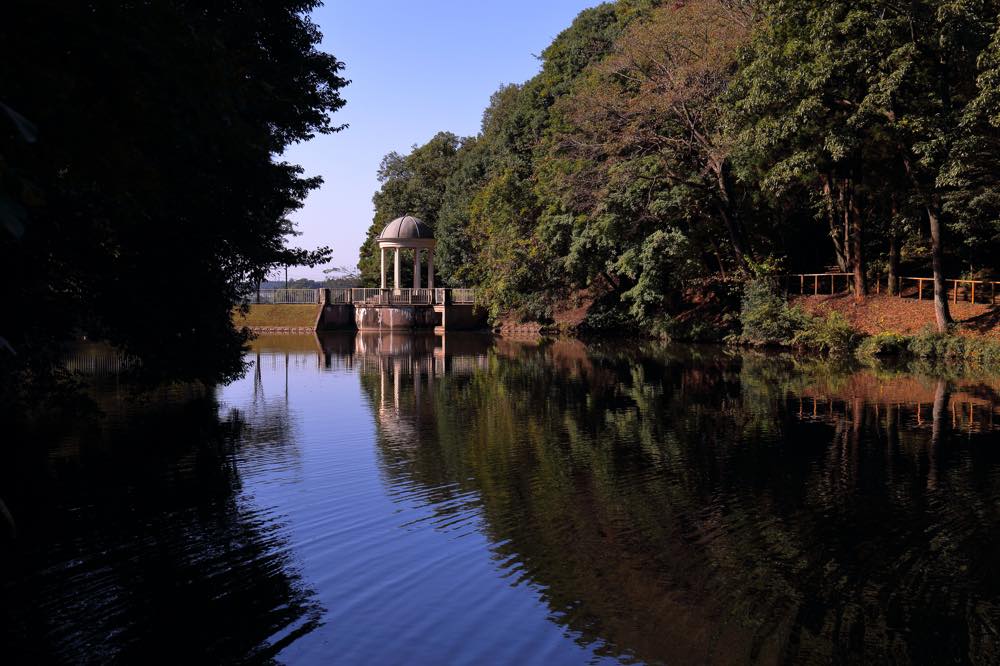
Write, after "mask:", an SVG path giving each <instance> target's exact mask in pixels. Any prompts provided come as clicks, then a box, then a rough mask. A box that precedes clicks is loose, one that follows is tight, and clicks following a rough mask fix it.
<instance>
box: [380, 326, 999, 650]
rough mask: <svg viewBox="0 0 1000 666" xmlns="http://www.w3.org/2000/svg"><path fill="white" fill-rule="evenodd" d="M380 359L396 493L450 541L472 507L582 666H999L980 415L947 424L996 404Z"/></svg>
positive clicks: (632, 368)
mask: <svg viewBox="0 0 1000 666" xmlns="http://www.w3.org/2000/svg"><path fill="white" fill-rule="evenodd" d="M441 355H442V356H444V357H445V358H446V359H448V358H450V363H451V366H450V367H452V368H455V367H457V366H463V365H468V364H465V363H457V361H458V360H459V359H460V358H462V355H460V354H450V353H446V352H442V354H441ZM376 357H377V361H378V362H377V363H372V364H370V365H366V366H365V371H364V373H363V380H362V384H363V386H364V387H365V389H366V390H367V392H368V393H369V395H370V398H371V401H372V404H373V406H381V405H391V409H389V410H387V411H380V409H381V408H378V409H376V411H375V413H376V416H377V421H378V426H379V439H378V442H379V447H380V453H381V456H382V459H383V462H384V464H385V468H386V472H387V475H388V478H389V479H390V482H391V483H392V485H393V488H394V492H396V493H399V494H402V495H404V496H411V497H415V498H417V499H419V500H420V501H422V502H428V503H430V504H432V505H434V506H439V507H441V512H442V513H441V515H440V516H439V518H440V520H439V524H441V525H446V524H447V521H446V520H445V518H446V517H447V515H446V514H447V512H448V511H450V510H452V509H451V507H452V506H453V504H452V502H451V501H450V500H451V499H453V498H455V497H457V496H460V495H464V494H467V493H469V492H470V491H474V492H475V495H476V497H477V498H478V503H479V509H480V511H481V513H482V515H483V517H484V519H485V520H484V523H485V529H486V531H487V533H488V535H489V537H490V538H491V540H492V541H493V543H494V549H495V552H496V555H497V560H498V563H499V564H498V567H500V568H501V569H502V570H505V571H510V572H516V574H513V575H516V576H517V579H518V580H519V581H523V582H530V583H531V584H532V585H533V587H534V588H535V589H538V590H539V594H540V595H541V597H542V598H543V599H544V601H545V602H546V603H547V604H548V606H549V608H550V609H551V612H552V617H553V620H554V621H556V622H558V623H560V624H563V625H564V626H566V627H567V628H569V629H570V630H571V631H572V632H574V633H575V635H576V636H578V640H579V641H580V642H581V643H584V644H587V645H591V646H593V647H594V648H595V649H596V650H597V651H598V653H600V654H607V655H613V656H616V657H619V658H635V659H641V660H647V661H654V662H659V661H666V662H671V661H678V662H682V663H686V662H691V661H713V662H746V661H753V660H759V661H765V662H775V661H824V662H825V661H830V660H866V661H867V660H872V661H883V660H890V659H893V660H900V659H902V660H915V661H929V660H930V661H945V660H947V661H954V660H972V661H984V662H991V661H994V660H995V659H996V658H997V657H998V654H997V647H998V646H997V638H996V635H995V633H994V632H993V631H992V627H994V626H997V623H998V622H1000V609H998V608H997V606H996V602H995V600H996V599H997V598H1000V582H998V581H1000V577H998V575H997V574H1000V567H998V565H996V564H995V562H996V561H997V560H996V558H995V557H994V553H993V552H992V548H993V547H992V544H995V543H1000V541H998V539H997V537H998V536H1000V534H998V530H997V526H998V525H1000V515H998V508H997V506H996V504H995V502H994V501H993V498H995V497H997V496H1000V485H998V479H1000V475H998V474H997V471H998V469H1000V457H998V454H997V453H996V451H995V450H994V449H995V448H996V447H995V446H990V444H995V443H996V440H997V435H996V433H995V431H993V430H991V428H992V418H993V414H994V412H995V411H996V409H997V404H996V403H995V402H992V403H988V404H981V403H976V404H977V405H978V406H979V409H980V412H979V414H978V415H976V414H975V413H974V412H973V407H974V406H975V405H973V404H972V403H969V405H970V408H969V413H970V414H972V418H970V419H969V420H968V424H967V427H965V429H964V431H963V434H964V436H963V437H962V438H958V437H953V436H952V434H953V433H954V432H955V430H954V429H953V427H952V425H951V421H952V420H953V419H954V418H956V417H955V414H957V411H958V410H959V409H964V407H959V405H965V403H964V402H961V401H963V400H966V399H975V400H980V401H981V400H982V398H981V397H977V396H982V395H983V394H984V393H985V394H989V393H990V392H991V391H993V389H992V388H991V387H990V386H986V385H983V384H977V383H975V382H973V383H966V384H965V385H962V386H960V387H959V389H960V390H959V391H952V390H951V388H950V386H951V384H950V383H949V382H948V381H945V380H927V379H924V378H921V377H919V376H915V375H912V374H908V373H898V372H897V373H895V374H893V373H888V371H883V370H877V371H872V370H858V369H855V368H850V367H843V366H840V365H837V364H833V363H829V362H819V361H816V362H802V361H800V360H797V359H795V358H792V357H787V356H774V355H761V354H742V355H740V354H733V353H731V352H726V351H723V350H709V349H704V348H703V349H700V350H699V349H692V348H684V347H671V346H668V345H659V344H651V343H649V344H638V345H632V346H631V347H629V348H627V349H623V347H622V346H620V345H612V344H607V345H596V346H591V347H585V346H583V345H582V344H580V343H571V342H563V343H558V344H533V343H528V342H524V343H518V342H511V341H502V342H500V343H498V344H496V345H494V346H490V347H489V348H488V349H481V350H479V351H477V352H470V353H469V354H468V357H469V358H473V359H476V362H475V363H474V364H472V369H471V370H470V371H468V372H447V371H442V372H437V371H436V369H438V368H439V367H441V366H439V365H430V364H427V363H423V362H421V360H420V359H421V358H422V357H421V356H420V354H411V353H409V352H401V353H399V354H396V355H395V356H394V355H392V354H384V355H379V354H376ZM427 368H431V371H429V370H427ZM390 391H391V394H390ZM390 396H391V399H390ZM927 402H929V403H930V406H931V409H930V410H929V412H928V410H927V409H926V403H927ZM987 402H988V401H987ZM950 410H951V411H950ZM918 411H919V412H921V413H922V414H926V413H929V414H930V416H931V422H930V424H927V423H926V422H925V421H924V420H923V417H922V416H921V417H920V418H919V419H918V418H917V416H916V414H917V412H918ZM959 421H961V419H960V418H959ZM959 421H956V423H958V422H959Z"/></svg>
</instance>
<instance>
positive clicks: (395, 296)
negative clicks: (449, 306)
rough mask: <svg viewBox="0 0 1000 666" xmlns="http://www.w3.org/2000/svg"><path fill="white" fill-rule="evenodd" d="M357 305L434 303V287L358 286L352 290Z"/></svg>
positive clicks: (353, 299) (352, 297)
mask: <svg viewBox="0 0 1000 666" xmlns="http://www.w3.org/2000/svg"><path fill="white" fill-rule="evenodd" d="M351 299H352V301H353V302H354V304H355V305H369V306H375V305H432V304H433V303H434V290H433V289H392V288H388V289H380V288H362V287H357V288H354V289H352V290H351Z"/></svg>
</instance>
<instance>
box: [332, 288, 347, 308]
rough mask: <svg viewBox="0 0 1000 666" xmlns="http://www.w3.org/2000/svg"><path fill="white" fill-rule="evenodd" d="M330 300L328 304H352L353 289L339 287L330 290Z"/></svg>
mask: <svg viewBox="0 0 1000 666" xmlns="http://www.w3.org/2000/svg"><path fill="white" fill-rule="evenodd" d="M328 298H329V300H328V301H327V302H328V303H332V304H334V305H342V304H346V303H351V302H352V301H351V288H350V287H338V288H335V289H330V290H329V296H328Z"/></svg>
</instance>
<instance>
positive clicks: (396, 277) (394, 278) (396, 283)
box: [392, 247, 399, 289]
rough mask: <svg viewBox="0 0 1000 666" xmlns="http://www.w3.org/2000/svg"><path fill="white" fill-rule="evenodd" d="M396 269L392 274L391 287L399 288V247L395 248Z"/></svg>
mask: <svg viewBox="0 0 1000 666" xmlns="http://www.w3.org/2000/svg"><path fill="white" fill-rule="evenodd" d="M395 261H396V271H395V273H394V274H393V276H392V287H393V289H399V248H398V247H397V248H396V260H395Z"/></svg>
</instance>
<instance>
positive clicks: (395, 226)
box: [378, 215, 434, 240]
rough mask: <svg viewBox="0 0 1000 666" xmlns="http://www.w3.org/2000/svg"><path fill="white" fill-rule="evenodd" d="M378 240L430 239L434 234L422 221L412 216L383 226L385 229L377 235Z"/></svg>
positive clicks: (405, 216) (398, 218)
mask: <svg viewBox="0 0 1000 666" xmlns="http://www.w3.org/2000/svg"><path fill="white" fill-rule="evenodd" d="M378 238H379V240H412V239H415V238H421V239H432V238H434V232H433V231H431V228H430V227H429V226H427V224H426V223H424V222H423V221H422V220H418V219H417V218H415V217H413V216H412V215H404V216H403V217H397V218H396V219H395V220H393V221H392V222H390V223H389V224H387V225H385V229H383V230H382V233H380V234H379V235H378Z"/></svg>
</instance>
